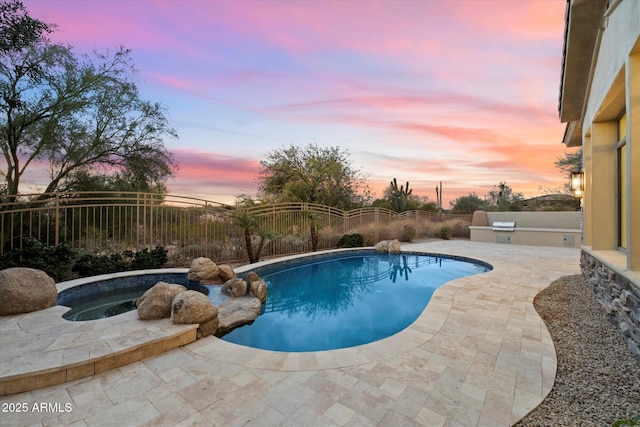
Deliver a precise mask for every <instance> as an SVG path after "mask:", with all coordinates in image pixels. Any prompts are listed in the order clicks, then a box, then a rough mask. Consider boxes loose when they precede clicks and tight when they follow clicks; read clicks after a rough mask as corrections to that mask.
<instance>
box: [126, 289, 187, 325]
mask: <svg viewBox="0 0 640 427" xmlns="http://www.w3.org/2000/svg"><path fill="white" fill-rule="evenodd" d="M186 290H187V288H185V287H184V286H182V285H176V284H173V283H165V282H158V283H156V284H155V285H154V286H153V287H152V288H150V289H147V291H146V292H145V293H144V294H142V296H141V297H140V298H138V299H137V300H136V306H137V307H138V318H140V319H144V320H146V319H162V318H163V317H169V316H171V303H172V302H173V299H174V298H175V296H176V295H178V294H179V293H180V292H184V291H186Z"/></svg>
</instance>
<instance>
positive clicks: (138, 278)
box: [57, 268, 226, 321]
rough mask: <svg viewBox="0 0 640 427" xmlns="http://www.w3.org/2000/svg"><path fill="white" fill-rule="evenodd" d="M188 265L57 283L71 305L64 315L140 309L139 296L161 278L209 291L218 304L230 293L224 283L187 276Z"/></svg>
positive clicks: (86, 316) (79, 317)
mask: <svg viewBox="0 0 640 427" xmlns="http://www.w3.org/2000/svg"><path fill="white" fill-rule="evenodd" d="M187 272H188V269H186V268H172V269H158V270H137V271H126V272H121V273H113V274H104V275H101V276H93V277H86V278H83V279H76V280H70V281H67V282H61V283H58V284H57V287H58V302H57V304H58V305H62V306H66V307H69V308H70V310H69V311H67V312H66V313H65V314H64V315H63V316H62V317H64V318H65V319H67V320H72V321H84V320H96V319H103V318H106V317H111V316H116V315H118V314H122V313H126V312H128V311H131V310H135V309H136V299H138V298H139V297H140V296H142V294H143V293H144V292H145V291H147V290H148V289H150V288H151V287H153V285H155V284H156V283H158V282H166V283H175V284H178V285H183V286H185V287H186V288H187V289H191V290H196V291H199V292H202V293H203V294H205V295H207V296H208V298H209V299H210V300H211V302H212V303H213V304H214V305H218V304H220V302H222V301H224V300H225V299H226V297H224V296H223V295H221V294H220V286H210V285H201V284H200V283H199V282H194V281H191V280H189V279H187Z"/></svg>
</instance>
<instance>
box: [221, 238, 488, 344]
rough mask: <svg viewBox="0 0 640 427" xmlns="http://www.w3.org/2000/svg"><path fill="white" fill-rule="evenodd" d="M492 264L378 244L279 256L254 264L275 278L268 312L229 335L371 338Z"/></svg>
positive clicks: (257, 340)
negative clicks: (382, 250) (387, 249)
mask: <svg viewBox="0 0 640 427" xmlns="http://www.w3.org/2000/svg"><path fill="white" fill-rule="evenodd" d="M491 268H492V267H491V266H490V265H488V264H486V263H483V262H481V261H476V260H471V259H468V258H457V257H450V256H442V255H433V254H420V253H404V252H403V253H400V254H376V253H375V252H374V251H372V250H364V251H355V252H343V253H338V254H331V255H327V256H313V257H311V258H310V259H305V258H301V259H297V260H293V261H287V262H284V263H275V264H271V265H268V266H265V267H263V268H258V269H255V270H254V271H255V272H256V273H257V274H258V275H259V276H260V277H261V278H263V279H264V281H265V282H266V283H267V300H266V302H265V304H264V306H263V312H262V313H261V315H260V316H259V317H258V318H257V319H256V320H255V321H254V322H253V323H252V324H251V325H247V326H243V327H241V328H237V329H235V330H233V331H231V332H230V333H228V334H227V335H224V336H223V337H222V339H223V340H225V341H229V342H233V343H236V344H241V345H246V346H249V347H255V348H260V349H264V350H273V351H286V352H305V351H320V350H330V349H337V348H346V347H353V346H356V345H361V344H366V343H369V342H373V341H377V340H380V339H383V338H386V337H389V336H391V335H394V334H396V333H398V332H400V331H401V330H403V329H405V328H406V327H407V326H409V325H410V324H411V323H413V322H414V321H415V320H416V319H417V318H418V316H419V315H420V314H421V313H422V311H423V310H424V308H425V307H426V306H427V304H428V302H429V300H430V299H431V295H432V294H433V292H434V291H435V290H436V289H437V288H438V287H439V286H441V285H442V284H444V283H446V282H448V281H450V280H453V279H458V278H460V277H464V276H469V275H472V274H479V273H483V272H486V271H489V270H491Z"/></svg>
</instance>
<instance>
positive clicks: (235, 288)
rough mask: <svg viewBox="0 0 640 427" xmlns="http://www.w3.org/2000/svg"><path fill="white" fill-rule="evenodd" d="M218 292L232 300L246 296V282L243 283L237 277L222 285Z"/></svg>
mask: <svg viewBox="0 0 640 427" xmlns="http://www.w3.org/2000/svg"><path fill="white" fill-rule="evenodd" d="M220 292H221V293H222V294H223V295H226V296H229V297H232V298H237V297H243V296H245V295H247V282H245V281H244V280H242V279H241V278H239V277H236V278H235V279H231V280H227V281H226V282H225V283H224V285H222V288H221V289H220Z"/></svg>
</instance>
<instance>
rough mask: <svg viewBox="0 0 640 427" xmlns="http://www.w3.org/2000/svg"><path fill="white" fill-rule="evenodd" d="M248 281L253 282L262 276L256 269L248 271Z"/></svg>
mask: <svg viewBox="0 0 640 427" xmlns="http://www.w3.org/2000/svg"><path fill="white" fill-rule="evenodd" d="M246 280H247V283H253V282H255V281H256V280H260V276H258V274H257V273H256V272H255V271H250V272H248V273H247V279H246Z"/></svg>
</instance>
